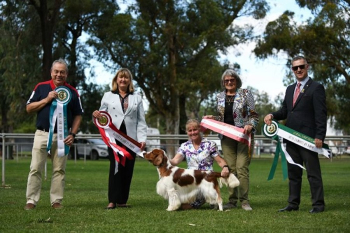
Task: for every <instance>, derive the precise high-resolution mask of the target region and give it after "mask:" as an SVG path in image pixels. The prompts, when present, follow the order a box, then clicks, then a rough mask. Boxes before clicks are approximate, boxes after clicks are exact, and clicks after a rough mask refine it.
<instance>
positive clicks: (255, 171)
mask: <svg viewBox="0 0 350 233" xmlns="http://www.w3.org/2000/svg"><path fill="white" fill-rule="evenodd" d="M5 164H6V170H5V174H6V180H5V181H6V182H5V183H6V186H5V187H1V188H0V232H1V233H3V232H61V233H63V232H79V233H81V232H152V233H154V232H201V233H204V232H269V233H270V232H298V233H299V232H308V233H309V232H317V233H320V232H349V231H350V230H349V229H350V223H349V222H350V182H349V178H350V176H349V173H350V172H349V171H350V158H349V157H348V156H345V157H343V158H335V159H333V161H330V160H328V159H324V158H321V166H322V173H323V180H324V188H325V201H326V211H325V212H323V213H320V214H309V210H310V209H311V200H310V191H309V185H308V182H307V179H306V175H305V173H304V182H303V189H302V202H301V205H300V210H299V211H296V212H291V213H278V212H277V210H278V209H280V208H282V207H285V206H286V205H287V202H286V200H287V196H288V181H287V180H283V178H282V171H281V166H280V165H279V166H278V167H277V171H276V174H275V177H274V179H273V180H271V181H267V177H268V174H269V171H270V167H271V164H272V159H271V158H260V159H257V158H254V159H253V160H252V163H251V166H250V174H251V183H250V203H251V206H252V208H253V211H251V212H246V211H244V210H242V209H241V208H237V209H232V210H230V211H224V212H219V211H215V210H212V209H210V208H209V205H207V204H206V205H204V206H203V207H202V208H201V209H199V210H187V211H175V212H168V211H166V208H167V201H166V200H164V199H163V198H162V197H160V196H158V195H157V194H156V183H157V180H158V174H157V171H156V168H155V167H154V166H153V165H151V164H150V163H148V162H147V161H145V160H143V159H139V158H138V159H137V161H136V165H135V172H134V177H133V182H132V187H131V193H130V198H129V202H128V204H130V205H132V208H127V209H122V208H119V209H114V210H105V209H104V208H105V207H106V206H107V204H108V200H107V177H108V161H107V160H104V159H102V160H99V161H86V162H84V161H83V160H79V161H77V162H75V161H72V160H69V161H68V164H67V171H66V172H67V174H66V189H65V196H64V201H63V205H64V209H61V210H54V209H52V208H51V207H50V202H49V188H50V174H51V161H49V163H48V173H49V175H48V178H47V180H45V181H43V186H42V192H41V199H40V202H39V203H38V205H37V207H36V208H35V209H34V210H32V211H25V210H24V209H23V207H24V205H25V202H26V200H25V192H26V181H27V175H28V172H29V164H30V159H29V158H27V159H19V160H18V161H17V160H6V163H5ZM184 165H185V164H181V166H182V167H183V166H184ZM215 170H217V171H219V168H218V167H216V169H215ZM221 191H222V196H223V199H224V202H226V201H227V197H228V194H227V190H226V188H225V187H223V188H222V190H221Z"/></svg>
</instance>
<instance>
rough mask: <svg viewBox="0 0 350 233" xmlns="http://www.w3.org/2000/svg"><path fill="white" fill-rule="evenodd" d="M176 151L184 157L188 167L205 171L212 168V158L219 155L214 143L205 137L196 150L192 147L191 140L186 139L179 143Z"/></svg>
mask: <svg viewBox="0 0 350 233" xmlns="http://www.w3.org/2000/svg"><path fill="white" fill-rule="evenodd" d="M177 153H178V154H181V155H182V156H183V157H184V158H186V162H187V167H188V169H196V170H207V171H212V170H213V163H214V158H215V157H216V156H220V153H219V150H218V147H217V145H216V143H215V142H213V141H209V140H208V139H206V138H203V139H202V142H201V144H200V145H199V147H198V150H196V149H195V148H194V146H193V144H192V141H187V142H184V143H182V144H181V146H180V147H179V149H178V150H177Z"/></svg>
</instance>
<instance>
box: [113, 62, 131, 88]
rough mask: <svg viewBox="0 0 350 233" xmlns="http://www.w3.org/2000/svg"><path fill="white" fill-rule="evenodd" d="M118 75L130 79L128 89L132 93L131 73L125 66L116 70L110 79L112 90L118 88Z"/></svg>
mask: <svg viewBox="0 0 350 233" xmlns="http://www.w3.org/2000/svg"><path fill="white" fill-rule="evenodd" d="M118 77H127V78H129V79H130V84H129V88H128V91H129V93H133V92H134V90H135V89H134V84H133V83H132V80H133V77H132V74H131V72H130V70H128V69H127V68H121V69H119V70H118V71H117V73H116V74H115V75H114V78H113V79H112V91H113V92H114V91H117V90H118V83H117V78H118Z"/></svg>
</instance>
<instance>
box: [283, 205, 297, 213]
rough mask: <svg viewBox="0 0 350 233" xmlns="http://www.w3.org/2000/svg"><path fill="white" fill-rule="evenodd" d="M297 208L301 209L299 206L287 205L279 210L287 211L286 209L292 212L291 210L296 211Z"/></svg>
mask: <svg viewBox="0 0 350 233" xmlns="http://www.w3.org/2000/svg"><path fill="white" fill-rule="evenodd" d="M296 210H299V207H293V206H287V207H285V208H283V209H280V210H278V212H285V211H287V212H290V211H296Z"/></svg>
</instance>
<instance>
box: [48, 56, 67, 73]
mask: <svg viewBox="0 0 350 233" xmlns="http://www.w3.org/2000/svg"><path fill="white" fill-rule="evenodd" d="M56 63H60V64H62V65H65V67H66V73H67V75H68V64H67V62H66V61H65V60H64V59H62V58H60V59H58V60H54V61H53V62H52V66H51V69H50V70H51V71H52V67H53V66H54V65H55V64H56Z"/></svg>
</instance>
